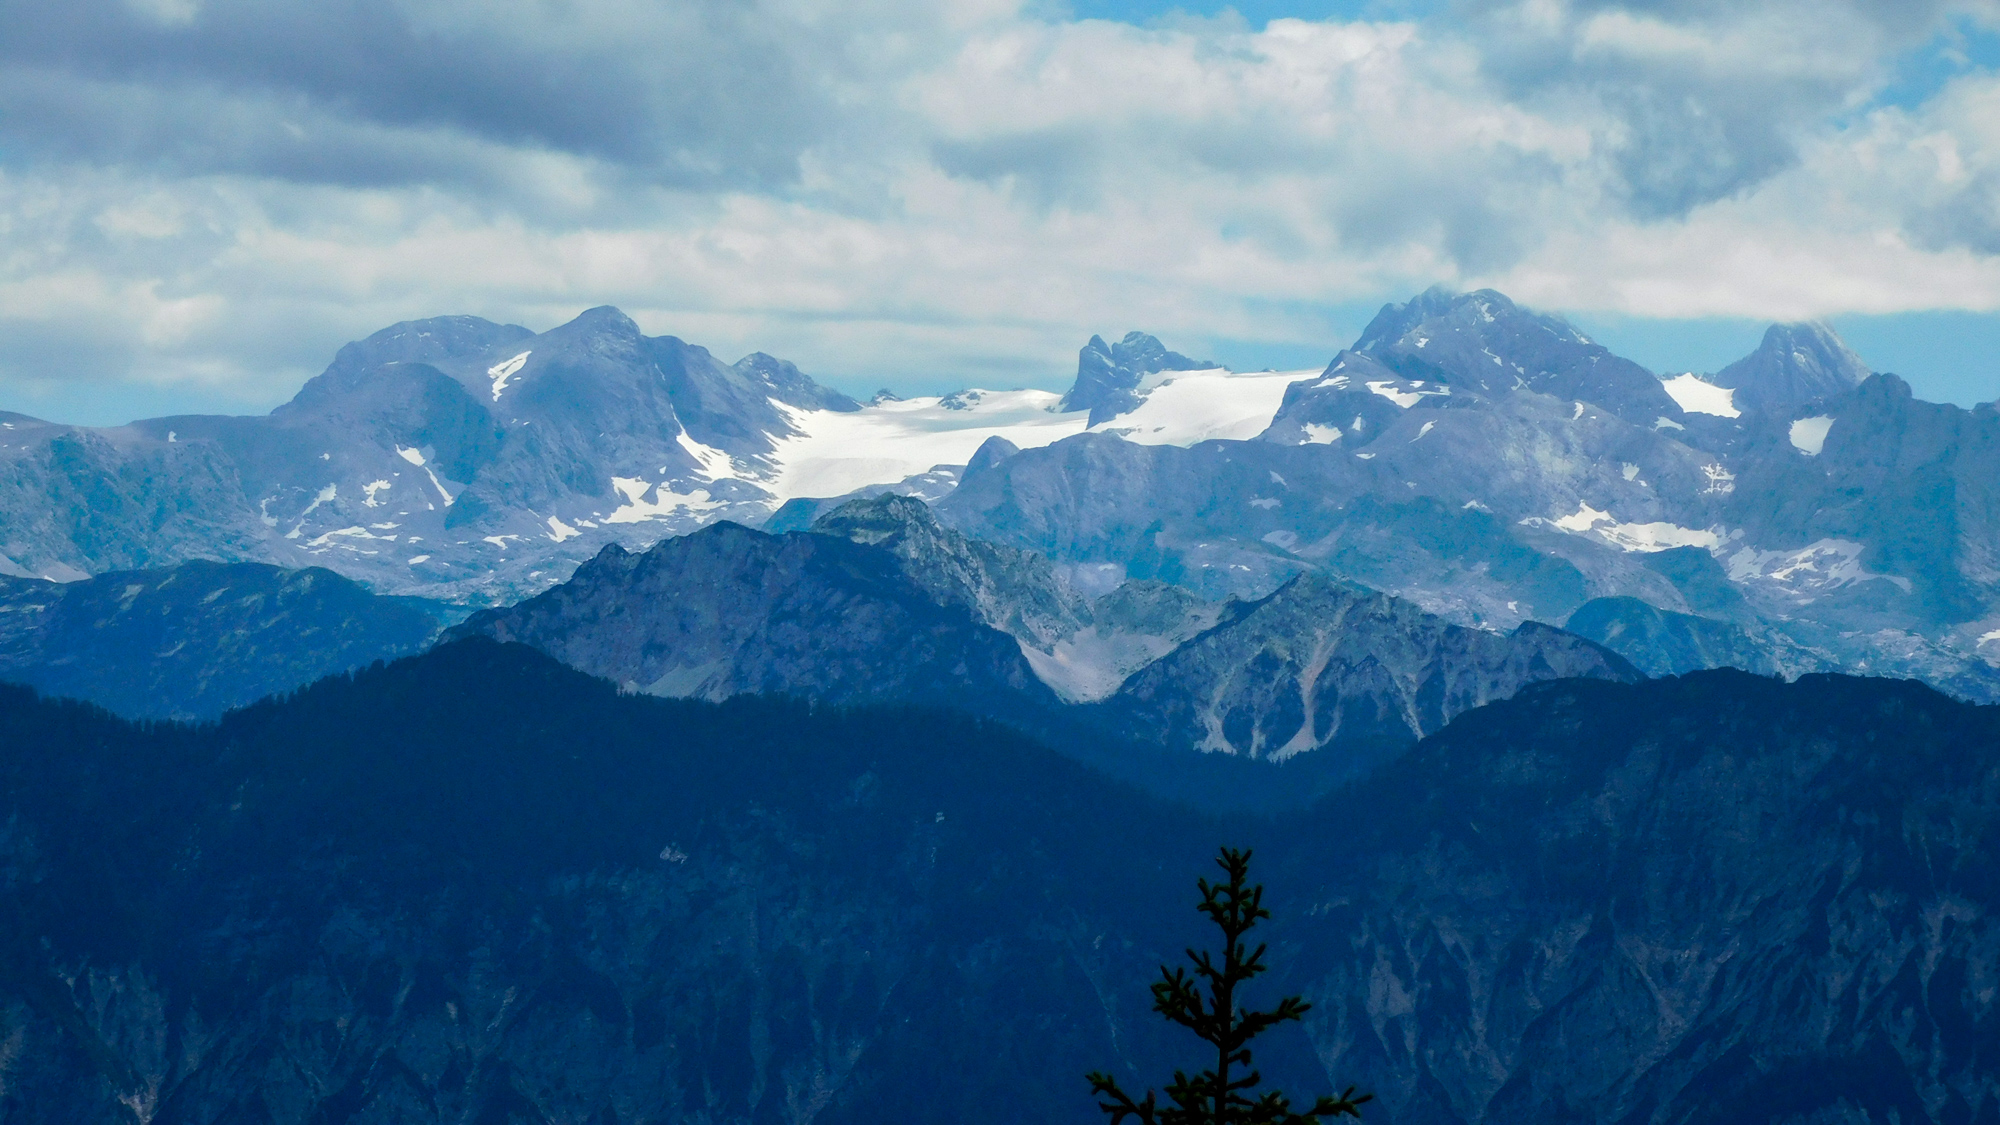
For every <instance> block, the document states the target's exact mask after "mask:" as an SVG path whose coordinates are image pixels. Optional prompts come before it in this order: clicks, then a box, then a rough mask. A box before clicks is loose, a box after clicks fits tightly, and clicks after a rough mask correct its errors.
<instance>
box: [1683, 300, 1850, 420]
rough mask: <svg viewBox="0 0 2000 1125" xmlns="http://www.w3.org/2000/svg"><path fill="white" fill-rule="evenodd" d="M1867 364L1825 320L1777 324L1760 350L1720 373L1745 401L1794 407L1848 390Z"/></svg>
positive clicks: (1753, 405) (1766, 333) (1723, 381)
mask: <svg viewBox="0 0 2000 1125" xmlns="http://www.w3.org/2000/svg"><path fill="white" fill-rule="evenodd" d="M1869 374H1870V373H1869V370H1868V364H1867V363H1866V362H1865V361H1863V360H1862V358H1861V357H1860V356H1858V355H1856V354H1855V353H1854V350H1853V349H1852V348H1849V347H1848V346H1847V343H1846V341H1844V340H1842V339H1841V338H1840V334H1839V333H1837V332H1835V331H1834V330H1833V327H1832V326H1831V325H1829V324H1827V323H1825V322H1824V321H1817V320H1813V321H1800V322H1797V323H1793V324H1773V325H1771V326H1770V327H1769V328H1767V329H1765V331H1764V339H1763V342H1762V343H1760V344H1758V346H1757V350H1756V351H1754V352H1751V353H1750V354H1749V355H1747V356H1744V357H1743V358H1742V359H1739V360H1737V361H1736V362H1735V363H1732V364H1730V365H1729V366H1728V367H1725V368H1723V369H1722V370H1721V371H1718V372H1716V373H1715V376H1714V378H1713V379H1712V380H1711V381H1712V382H1713V383H1715V384H1716V385H1717V386H1722V387H1730V388H1733V389H1734V390H1735V391H1736V392H1737V394H1736V400H1737V403H1738V404H1739V405H1741V406H1745V407H1751V408H1758V407H1770V408H1776V409H1789V408H1791V407H1794V406H1802V405H1805V404H1808V403H1813V402H1819V401H1822V400H1824V399H1828V398H1832V397H1834V396H1836V395H1840V394H1844V393H1846V392H1848V391H1850V390H1853V389H1854V388H1855V387H1858V386H1860V385H1861V382H1862V381H1863V380H1864V379H1866V378H1868V376H1869Z"/></svg>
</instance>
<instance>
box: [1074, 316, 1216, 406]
mask: <svg viewBox="0 0 2000 1125" xmlns="http://www.w3.org/2000/svg"><path fill="white" fill-rule="evenodd" d="M1214 366H1216V364H1215V363H1214V362H1212V361H1210V360H1205V359H1190V358H1188V357H1187V356H1184V355H1182V354H1180V353H1179V352H1174V351H1168V350H1167V346H1166V345H1165V344H1162V343H1161V342H1160V339H1159V337H1157V336H1153V335H1150V334H1148V333H1145V332H1136V331H1135V332H1127V333H1125V336H1124V338H1123V339H1121V340H1119V341H1118V342H1117V343H1115V344H1107V343H1105V342H1104V337H1102V336H1092V337H1091V338H1090V342H1089V343H1087V344H1085V345H1084V346H1083V349H1082V350H1081V351H1079V352H1078V353H1077V357H1076V383H1075V384H1074V385H1073V386H1071V387H1070V390H1069V393H1068V394H1066V395H1064V396H1063V400H1062V403H1061V404H1060V406H1061V409H1062V410H1063V411H1064V412H1065V413H1067V412H1070V411H1076V410H1088V411H1090V424H1091V425H1093V426H1094V425H1097V424H1098V423H1099V422H1103V421H1106V420H1108V419H1111V418H1115V417H1117V416H1118V415H1120V414H1123V413H1125V412H1127V411H1129V410H1131V409H1132V408H1133V407H1136V406H1138V405H1139V394H1138V388H1139V384H1140V383H1141V382H1142V381H1144V380H1145V378H1146V376H1148V375H1153V374H1156V373H1158V372H1161V371H1202V370H1206V369H1208V368H1211V367H1214Z"/></svg>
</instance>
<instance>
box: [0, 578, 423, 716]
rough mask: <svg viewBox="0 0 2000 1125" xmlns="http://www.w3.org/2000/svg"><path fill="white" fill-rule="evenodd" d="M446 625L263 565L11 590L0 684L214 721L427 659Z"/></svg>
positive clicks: (25, 581)
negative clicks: (401, 661) (421, 655)
mask: <svg viewBox="0 0 2000 1125" xmlns="http://www.w3.org/2000/svg"><path fill="white" fill-rule="evenodd" d="M449 613H450V607H446V606H440V605H436V604H432V603H425V602H421V601H419V600H417V599H414V598H388V597H377V596H376V595H374V594H371V593H369V592H368V591H367V589H365V588H364V587H362V586H360V585H359V584H357V583H355V582H351V581H349V580H348V579H345V578H342V577H340V576H339V575H337V574H334V573H333V572H331V571H327V570H303V571H286V570H280V569H278V568H277V567H272V566H264V565H260V564H257V563H214V562H191V563H183V564H181V565H179V566H175V567H168V568H164V569H159V570H137V571H120V572H116V573H112V574H104V575H99V576H98V577H96V578H91V579H86V580H84V581H79V582H71V583H56V582H49V581H45V580H42V579H35V578H0V680H8V681H12V682H15V683H23V684H27V685H29V686H30V687H33V688H36V689H37V690H39V691H42V692H45V693H47V694H50V695H60V696H66V697H68V698H72V699H83V700H88V701H89V702H91V703H95V704H97V705H98V706H100V707H104V708H105V709H107V710H110V711H113V712H115V713H117V714H119V715H123V716H126V717H128V718H135V719H213V718H215V717H216V716H218V715H221V714H222V713H223V712H224V711H227V710H229V709H231V708H233V707H242V706H244V705H246V704H249V703H252V702H255V701H256V700H259V699H262V698H264V697H265V696H268V695H273V694H277V693H281V692H286V691H291V690H293V689H296V688H300V687H303V686H305V685H306V684H309V683H312V682H313V681H315V680H318V679H321V678H324V677H326V676H330V675H333V674H335V673H338V672H345V671H348V670H350V669H353V668H358V667H362V666H364V665H367V664H369V663H371V662H373V661H377V660H393V659H395V658H397V657H400V656H408V655H410V654H411V653H414V652H417V651H420V650H421V649H423V648H424V647H425V646H426V645H428V644H429V643H430V641H431V639H432V638H433V637H435V636H436V635H437V633H438V631H439V630H440V628H441V627H442V626H443V625H444V623H445V621H446V619H447V617H448V615H449Z"/></svg>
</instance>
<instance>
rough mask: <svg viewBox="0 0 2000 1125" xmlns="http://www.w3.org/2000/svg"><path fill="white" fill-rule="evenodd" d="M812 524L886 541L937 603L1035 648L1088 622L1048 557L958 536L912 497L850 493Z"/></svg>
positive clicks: (868, 541)
mask: <svg viewBox="0 0 2000 1125" xmlns="http://www.w3.org/2000/svg"><path fill="white" fill-rule="evenodd" d="M812 530H813V531H814V532H815V533H817V534H820V535H831V536H836V537H838V538H842V539H846V540H849V541H851V542H855V543H860V544H864V545H867V546H874V547H881V548H883V549H884V550H886V551H888V552H889V553H890V554H892V555H894V556H896V558H897V559H898V560H900V562H901V563H902V569H903V574H904V576H905V577H906V578H908V579H909V580H910V581H911V582H912V583H914V584H916V585H917V586H919V587H922V588H923V589H924V590H925V591H926V592H927V593H929V594H930V596H931V597H932V598H934V599H935V600H936V601H937V602H938V603H939V604H941V605H959V606H963V607H965V608H967V609H969V610H971V611H972V612H973V613H974V615H975V616H977V617H978V618H979V619H980V620H981V621H983V622H985V623H986V624H988V625H991V626H992V627H994V628H996V629H999V630H1001V631H1002V632H1005V633H1009V634H1012V635H1013V636H1015V637H1016V638H1018V639H1020V640H1021V641H1022V642H1023V643H1026V644H1030V645H1033V646H1035V647H1037V648H1042V649H1047V648H1049V647H1050V646H1052V645H1054V644H1055V643H1056V642H1058V641H1060V640H1062V639H1064V638H1066V637H1069V636H1072V635H1073V634H1075V633H1076V631H1077V630H1078V629H1081V628H1083V627H1084V626H1085V625H1087V624H1089V621H1090V609H1089V606H1088V605H1087V603H1085V602H1084V601H1083V599H1081V598H1079V597H1077V596H1076V595H1075V594H1073V593H1071V592H1070V591H1069V589H1068V588H1067V587H1065V586H1064V585H1063V583H1062V581H1061V580H1060V579H1058V578H1057V577H1056V574H1055V571H1054V569H1053V568H1052V567H1051V566H1050V565H1049V563H1048V560H1046V559H1044V558H1042V557H1041V556H1040V555H1036V554H1032V553H1030V552H1027V551H1022V550H1019V549H1017V548H1013V547H1004V546H1000V545H998V544H993V543H987V542H984V541H982V540H977V539H971V538H968V537H966V536H964V535H961V534H959V533H958V532H956V531H953V530H952V529H950V528H948V527H946V526H944V525H943V524H942V523H939V522H938V518H937V516H936V515H935V514H933V513H932V512H931V509H930V505H928V504H925V503H924V502H923V501H922V500H918V499H916V498H914V497H910V496H899V495H896V494H894V493H890V494H887V495H883V496H876V497H871V498H868V499H864V500H852V501H849V502H848V503H846V504H842V505H841V506H840V507H838V508H835V509H834V510H833V511H831V512H828V513H827V514H826V515H823V516H821V517H820V518H819V519H818V520H816V521H814V523H813V525H812Z"/></svg>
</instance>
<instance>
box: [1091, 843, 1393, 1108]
mask: <svg viewBox="0 0 2000 1125" xmlns="http://www.w3.org/2000/svg"><path fill="white" fill-rule="evenodd" d="M1215 862H1216V865H1217V866H1219V867H1221V868H1222V870H1223V871H1224V873H1226V874H1227V875H1228V876H1229V878H1228V880H1227V881H1226V882H1222V883H1210V882H1209V881H1208V880H1207V879H1202V880H1199V881H1198V882H1197V886H1199V887H1200V889H1201V903H1200V905H1199V906H1198V907H1197V909H1199V910H1200V911H1201V912H1202V913H1203V914H1205V915H1207V916H1208V919H1209V921H1211V922H1213V923H1215V925H1216V928H1217V929H1219V930H1221V931H1222V941H1223V945H1222V963H1221V964H1220V965H1217V964H1216V962H1215V959H1214V957H1213V956H1212V955H1211V954H1210V953H1209V952H1208V951H1207V950H1202V951H1200V952H1197V951H1195V950H1193V949H1190V950H1188V951H1187V956H1188V960H1189V961H1190V962H1191V963H1192V964H1193V966H1194V973H1193V975H1189V973H1188V971H1187V970H1186V969H1184V968H1175V969H1168V968H1167V967H1166V966H1164V965H1162V966H1160V979H1159V980H1158V981H1157V982H1155V983H1154V985H1153V1010H1154V1011H1156V1012H1158V1013H1160V1014H1161V1015H1162V1016H1165V1017H1166V1018H1167V1019H1168V1020H1170V1021H1172V1022H1174V1023H1177V1024H1179V1025H1181V1026H1182V1027H1185V1028H1187V1029H1188V1030H1189V1031H1192V1032H1194V1033H1195V1035H1197V1036H1199V1037H1200V1038H1201V1039H1202V1041H1204V1042H1206V1043H1208V1044H1209V1045H1210V1046H1211V1047H1213V1048H1214V1049H1215V1057H1216V1061H1215V1066H1214V1068H1213V1069H1209V1070H1204V1071H1201V1072H1200V1073H1198V1074H1195V1075H1194V1076H1192V1077H1190V1076H1189V1075H1188V1074H1187V1073H1186V1072H1184V1071H1179V1070H1176V1071H1175V1072H1174V1080H1173V1081H1172V1082H1170V1083H1168V1084H1167V1088H1166V1095H1167V1097H1168V1098H1169V1099H1171V1100H1172V1102H1173V1103H1174V1104H1173V1105H1172V1106H1166V1107H1162V1106H1160V1105H1159V1104H1158V1101H1157V1097H1156V1095H1155V1094H1154V1093H1153V1091H1151V1090H1148V1091H1146V1096H1145V1098H1144V1100H1134V1099H1133V1098H1132V1097H1131V1096H1130V1095H1128V1094H1127V1093H1126V1092H1125V1091H1124V1090H1122V1089H1120V1088H1119V1086H1118V1083H1117V1082H1116V1081H1115V1080H1114V1079H1113V1078H1112V1077H1111V1076H1110V1075H1108V1074H1105V1073H1104V1072H1102V1071H1093V1072H1091V1073H1090V1074H1089V1075H1088V1076H1087V1077H1088V1079H1089V1081H1090V1092H1091V1094H1092V1095H1093V1096H1097V1097H1101V1098H1102V1099H1103V1100H1101V1101H1099V1102H1098V1108H1100V1109H1102V1110H1103V1111H1104V1112H1105V1113H1106V1114H1107V1115H1109V1116H1110V1118H1111V1122H1110V1125H1122V1123H1123V1122H1124V1121H1125V1119H1126V1118H1128V1117H1129V1118H1135V1119H1137V1120H1138V1121H1139V1123H1140V1125H1319V1122H1320V1119H1321V1118H1338V1117H1353V1118H1356V1119H1359V1118H1360V1116H1361V1104H1362V1103H1363V1102H1366V1101H1368V1100H1370V1099H1371V1098H1373V1097H1374V1095H1373V1094H1362V1095H1361V1096H1359V1097H1356V1096H1355V1094H1354V1088H1353V1087H1352V1086H1350V1087H1348V1088H1347V1091H1346V1092H1345V1093H1343V1094H1341V1095H1340V1096H1339V1097H1327V1096H1321V1097H1319V1098H1318V1099H1316V1100H1315V1101H1314V1102H1313V1103H1312V1106H1311V1108H1309V1109H1303V1110H1301V1109H1295V1108H1293V1106H1292V1102H1291V1099H1290V1098H1288V1097H1287V1096H1286V1095H1284V1094H1282V1093H1280V1092H1278V1091H1276V1090H1267V1091H1265V1092H1264V1093H1262V1094H1258V1095H1256V1096H1255V1098H1254V1100H1253V1098H1252V1097H1251V1096H1250V1091H1253V1090H1255V1089H1256V1087H1257V1086H1258V1085H1260V1084H1261V1083H1262V1082H1263V1078H1262V1076H1261V1075H1259V1074H1258V1073H1257V1071H1256V1069H1255V1068H1254V1067H1253V1066H1252V1065H1251V1061H1250V1045H1249V1044H1250V1040H1252V1039H1254V1038H1256V1037H1257V1036H1258V1035H1261V1034H1262V1033H1264V1032H1265V1031H1268V1030H1269V1029H1271V1028H1272V1027H1274V1026H1276V1025H1278V1024H1281V1023H1285V1022H1287V1021H1290V1020H1296V1019H1298V1018H1299V1017H1300V1016H1302V1015H1304V1014H1305V1013H1306V1012H1307V1011H1308V1010H1310V1009H1311V1007H1312V1005H1310V1004H1307V1003H1305V1002H1304V1000H1303V999H1301V998H1300V997H1297V996H1288V997H1286V998H1284V999H1283V1000H1280V1001H1278V1005H1277V1007H1275V1008H1271V1009H1269V1010H1266V1011H1257V1010H1254V1009H1244V1008H1239V1007H1238V1006H1237V996H1236V990H1237V987H1238V986H1239V985H1241V984H1243V983H1244V982H1246V981H1248V980H1250V979H1251V978H1252V977H1255V976H1256V975H1257V974H1259V973H1261V972H1263V971H1264V970H1265V969H1266V968H1267V966H1266V965H1265V964H1264V953H1265V950H1266V948H1267V947H1266V946H1264V945H1263V944H1261V943H1260V944H1259V945H1258V946H1257V947H1256V948H1255V949H1250V948H1248V946H1247V944H1246V943H1245V941H1244V937H1245V935H1247V934H1248V933H1249V932H1250V930H1251V928H1252V927H1254V926H1256V924H1257V923H1258V921H1259V920H1261V919H1265V918H1269V917H1270V916H1271V912H1270V911H1269V910H1266V909H1264V888H1263V886H1262V885H1256V886H1253V885H1251V884H1250V882H1249V873H1250V852H1249V851H1248V850H1247V849H1236V848H1223V849H1222V851H1221V854H1220V855H1218V856H1217V857H1216V861H1215ZM1204 987H1205V988H1206V991H1207V995H1206V996H1205V997H1204V995H1203V989H1204Z"/></svg>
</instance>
